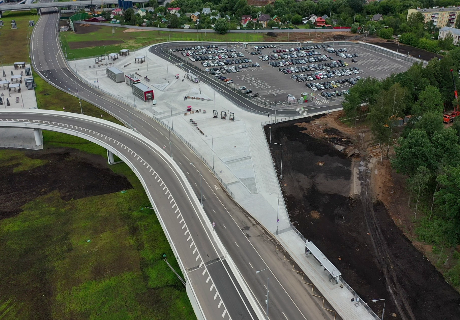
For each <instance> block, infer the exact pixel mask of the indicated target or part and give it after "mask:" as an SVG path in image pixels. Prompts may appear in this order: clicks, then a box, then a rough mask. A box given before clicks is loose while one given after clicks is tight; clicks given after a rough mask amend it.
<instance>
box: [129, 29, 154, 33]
mask: <svg viewBox="0 0 460 320" xmlns="http://www.w3.org/2000/svg"><path fill="white" fill-rule="evenodd" d="M143 31H151V30H145V29H126V30H123V33H126V32H143Z"/></svg>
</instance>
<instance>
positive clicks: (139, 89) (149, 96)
mask: <svg viewBox="0 0 460 320" xmlns="http://www.w3.org/2000/svg"><path fill="white" fill-rule="evenodd" d="M132 88H133V94H134V96H136V97H138V98H139V99H142V100H143V101H148V100H153V99H154V95H153V89H150V88H149V87H147V86H146V85H145V84H142V83H136V84H133V86H132Z"/></svg>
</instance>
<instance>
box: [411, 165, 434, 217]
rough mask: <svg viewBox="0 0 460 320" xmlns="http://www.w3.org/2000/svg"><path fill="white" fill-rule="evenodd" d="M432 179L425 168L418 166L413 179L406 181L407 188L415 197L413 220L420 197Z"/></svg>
mask: <svg viewBox="0 0 460 320" xmlns="http://www.w3.org/2000/svg"><path fill="white" fill-rule="evenodd" d="M431 179H432V173H431V172H430V170H428V168H427V167H424V166H420V167H418V168H417V170H416V172H415V174H414V176H413V177H411V178H409V179H408V180H407V184H408V187H409V189H410V191H412V193H414V194H415V195H416V199H417V200H416V202H415V218H417V208H418V202H419V200H420V197H421V196H423V195H424V193H425V192H426V191H427V190H428V189H429V183H430V181H431Z"/></svg>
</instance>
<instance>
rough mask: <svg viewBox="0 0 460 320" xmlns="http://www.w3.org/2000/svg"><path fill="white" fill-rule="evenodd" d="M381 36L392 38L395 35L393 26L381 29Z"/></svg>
mask: <svg viewBox="0 0 460 320" xmlns="http://www.w3.org/2000/svg"><path fill="white" fill-rule="evenodd" d="M379 37H380V38H383V39H391V37H393V29H392V28H384V29H380V31H379Z"/></svg>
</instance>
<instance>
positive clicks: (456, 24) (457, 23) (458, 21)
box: [455, 17, 460, 29]
mask: <svg viewBox="0 0 460 320" xmlns="http://www.w3.org/2000/svg"><path fill="white" fill-rule="evenodd" d="M455 28H456V29H460V19H459V18H458V17H457V21H455Z"/></svg>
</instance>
